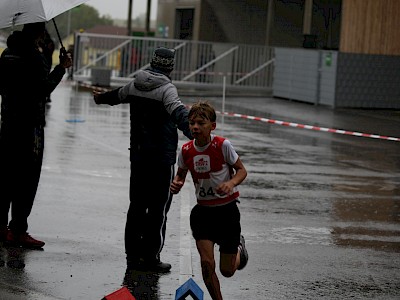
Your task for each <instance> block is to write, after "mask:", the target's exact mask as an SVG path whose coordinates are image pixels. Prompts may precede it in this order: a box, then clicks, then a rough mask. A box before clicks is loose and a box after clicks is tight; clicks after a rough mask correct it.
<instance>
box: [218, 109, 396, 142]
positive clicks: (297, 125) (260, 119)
mask: <svg viewBox="0 0 400 300" xmlns="http://www.w3.org/2000/svg"><path fill="white" fill-rule="evenodd" d="M217 113H218V114H222V115H226V116H230V117H237V118H243V119H249V120H255V121H260V122H264V123H270V124H277V125H282V126H288V127H295V128H302V129H309V130H316V131H323V132H331V133H337V134H345V135H352V136H358V137H367V138H373V139H382V140H388V141H395V142H400V138H398V137H391V136H384V135H378V134H371V133H362V132H356V131H348V130H343V129H334V128H326V127H319V126H313V125H305V124H298V123H292V122H286V121H279V120H273V119H267V118H261V117H255V116H248V115H242V114H236V113H229V112H220V111H217Z"/></svg>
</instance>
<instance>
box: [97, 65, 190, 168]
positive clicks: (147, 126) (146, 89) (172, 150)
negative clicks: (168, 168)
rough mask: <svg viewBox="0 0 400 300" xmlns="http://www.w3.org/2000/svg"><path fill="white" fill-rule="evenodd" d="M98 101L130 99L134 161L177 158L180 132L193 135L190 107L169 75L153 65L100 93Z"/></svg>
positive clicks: (127, 100)
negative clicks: (122, 83) (186, 105)
mask: <svg viewBox="0 0 400 300" xmlns="http://www.w3.org/2000/svg"><path fill="white" fill-rule="evenodd" d="M98 103H104V104H109V105H117V104H120V103H129V104H130V112H131V161H138V160H143V159H151V160H152V161H158V162H160V163H166V164H169V165H173V164H175V162H176V151H177V147H178V132H177V129H179V130H181V131H182V132H183V134H184V135H185V136H186V137H188V138H189V139H192V135H191V133H190V130H189V122H188V109H187V108H186V107H185V105H184V104H183V103H182V102H181V100H180V98H179V96H178V92H177V89H176V87H175V85H173V84H172V82H171V79H170V78H169V77H167V76H166V75H164V74H162V73H159V72H157V71H155V70H152V69H147V70H141V71H139V72H138V73H137V74H136V76H135V77H134V79H133V80H132V81H131V82H130V83H128V84H127V85H125V86H123V87H121V88H117V89H115V90H113V91H110V92H106V93H103V94H101V95H100V96H99V101H98Z"/></svg>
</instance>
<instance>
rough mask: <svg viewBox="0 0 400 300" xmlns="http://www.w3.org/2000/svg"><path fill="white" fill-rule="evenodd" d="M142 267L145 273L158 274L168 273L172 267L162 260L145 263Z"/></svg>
mask: <svg viewBox="0 0 400 300" xmlns="http://www.w3.org/2000/svg"><path fill="white" fill-rule="evenodd" d="M142 267H143V270H144V271H150V272H157V273H168V272H169V271H170V270H171V265H170V264H168V263H163V262H162V261H161V260H154V261H144V262H143V265H142Z"/></svg>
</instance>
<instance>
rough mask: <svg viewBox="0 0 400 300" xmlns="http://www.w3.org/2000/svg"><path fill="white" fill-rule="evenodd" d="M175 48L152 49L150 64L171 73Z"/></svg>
mask: <svg viewBox="0 0 400 300" xmlns="http://www.w3.org/2000/svg"><path fill="white" fill-rule="evenodd" d="M174 62H175V49H169V48H164V47H159V48H157V49H155V50H154V52H153V57H152V58H151V62H150V66H151V67H152V68H154V69H157V70H160V71H161V72H165V73H171V72H172V70H173V69H174Z"/></svg>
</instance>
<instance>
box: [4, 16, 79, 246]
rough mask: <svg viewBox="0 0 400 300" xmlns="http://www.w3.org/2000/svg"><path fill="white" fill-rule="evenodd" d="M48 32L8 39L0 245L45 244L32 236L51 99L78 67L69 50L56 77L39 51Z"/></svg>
mask: <svg viewBox="0 0 400 300" xmlns="http://www.w3.org/2000/svg"><path fill="white" fill-rule="evenodd" d="M45 30H46V28H45V23H44V22H38V23H29V24H25V25H24V27H23V29H22V31H15V32H13V33H12V34H11V35H10V36H9V37H8V39H7V49H6V50H4V51H3V53H2V55H1V58H0V93H1V97H2V101H1V127H0V241H3V242H6V243H8V244H10V245H13V246H20V247H24V248H42V247H43V246H44V244H45V243H44V242H43V241H40V240H37V239H35V238H33V237H32V236H31V235H29V234H28V232H27V230H28V217H29V215H30V213H31V210H32V206H33V202H34V199H35V196H36V191H37V187H38V184H39V178H40V173H41V167H42V160H43V150H44V125H45V104H46V97H47V96H48V95H49V94H50V93H51V92H52V91H53V90H54V89H55V88H56V87H57V85H58V84H59V83H60V81H61V79H62V78H63V76H64V74H65V70H66V69H67V68H69V67H70V66H71V65H72V59H71V56H70V54H69V53H67V52H66V51H65V50H64V51H61V52H60V53H61V54H60V62H59V64H58V65H57V66H56V67H55V68H54V69H53V71H51V72H50V70H49V67H48V64H47V62H46V59H45V57H44V56H43V53H42V52H41V51H40V47H39V45H40V44H41V43H42V42H43V39H44V37H45ZM10 209H11V219H10V221H9V218H8V217H9V211H10ZM8 221H9V222H8Z"/></svg>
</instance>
